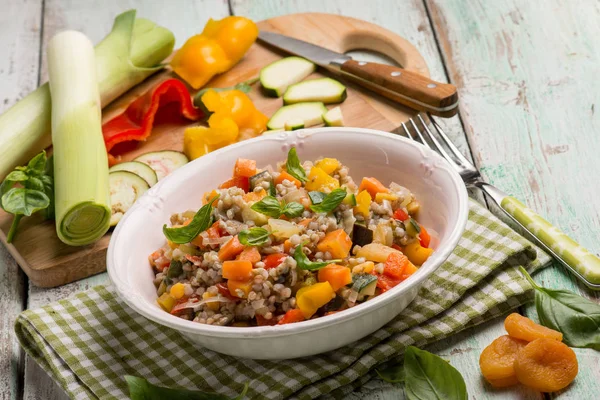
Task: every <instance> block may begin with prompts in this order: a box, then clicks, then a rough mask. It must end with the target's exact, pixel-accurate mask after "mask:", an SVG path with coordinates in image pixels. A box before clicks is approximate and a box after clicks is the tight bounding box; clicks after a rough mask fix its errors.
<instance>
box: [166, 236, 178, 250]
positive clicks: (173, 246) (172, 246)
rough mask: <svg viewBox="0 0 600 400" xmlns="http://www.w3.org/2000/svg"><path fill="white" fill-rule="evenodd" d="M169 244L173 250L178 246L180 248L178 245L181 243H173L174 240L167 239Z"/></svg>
mask: <svg viewBox="0 0 600 400" xmlns="http://www.w3.org/2000/svg"><path fill="white" fill-rule="evenodd" d="M167 244H168V245H169V247H170V248H171V249H172V250H175V249H176V248H178V247H179V245H178V244H177V243H173V242H171V241H170V240H169V239H167Z"/></svg>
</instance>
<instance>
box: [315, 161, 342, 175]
mask: <svg viewBox="0 0 600 400" xmlns="http://www.w3.org/2000/svg"><path fill="white" fill-rule="evenodd" d="M315 167H318V168H321V169H322V170H323V171H325V172H327V174H329V175H331V174H332V173H333V171H335V170H336V169H338V168H339V167H340V162H339V161H338V160H337V159H335V158H324V159H322V160H321V161H319V162H317V163H316V164H315Z"/></svg>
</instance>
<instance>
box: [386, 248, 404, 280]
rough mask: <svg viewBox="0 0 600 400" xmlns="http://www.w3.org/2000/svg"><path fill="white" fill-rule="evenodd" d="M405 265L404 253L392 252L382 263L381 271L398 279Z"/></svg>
mask: <svg viewBox="0 0 600 400" xmlns="http://www.w3.org/2000/svg"><path fill="white" fill-rule="evenodd" d="M407 265H408V258H407V257H406V256H405V255H404V254H402V253H397V252H392V253H390V255H389V256H388V258H387V260H385V264H383V273H384V274H385V275H387V276H389V277H390V278H393V279H400V278H401V277H402V274H403V273H404V269H405V268H406V266H407Z"/></svg>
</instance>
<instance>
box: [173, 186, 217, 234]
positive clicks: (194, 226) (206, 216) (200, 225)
mask: <svg viewBox="0 0 600 400" xmlns="http://www.w3.org/2000/svg"><path fill="white" fill-rule="evenodd" d="M218 198H219V195H216V196H215V197H213V198H212V199H211V200H210V201H209V202H208V203H207V204H205V205H203V206H202V208H200V209H199V210H198V212H197V213H196V215H194V218H193V219H192V222H190V223H189V224H188V225H186V226H182V227H179V228H167V225H166V224H165V225H163V233H164V234H165V236H166V237H167V239H169V240H170V241H171V242H173V243H176V244H184V243H189V242H191V241H192V240H194V238H195V237H196V236H198V235H199V234H200V233H202V232H204V231H205V230H207V229H208V227H209V226H210V225H211V224H212V210H213V207H212V204H213V203H214V202H215V200H217V199H218Z"/></svg>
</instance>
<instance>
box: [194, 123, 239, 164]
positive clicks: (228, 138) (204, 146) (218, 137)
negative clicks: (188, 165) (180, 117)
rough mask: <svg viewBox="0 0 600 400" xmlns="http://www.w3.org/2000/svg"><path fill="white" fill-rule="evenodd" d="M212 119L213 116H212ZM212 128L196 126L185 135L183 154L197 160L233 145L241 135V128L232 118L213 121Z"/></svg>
mask: <svg viewBox="0 0 600 400" xmlns="http://www.w3.org/2000/svg"><path fill="white" fill-rule="evenodd" d="M211 118H212V116H211ZM210 122H211V121H210V119H209V124H210ZM212 122H213V124H212V126H211V127H208V128H207V127H205V126H194V127H191V128H187V129H186V130H185V131H184V133H183V152H184V153H185V155H186V156H187V157H188V158H189V159H190V160H195V159H196V158H198V157H201V156H203V155H205V154H208V153H210V152H211V151H214V150H217V149H220V148H221V147H224V146H227V145H229V144H232V143H234V142H235V141H236V139H237V138H238V135H239V128H238V126H237V125H236V124H235V122H233V120H232V119H231V118H223V119H221V120H218V121H216V120H213V121H212Z"/></svg>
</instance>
